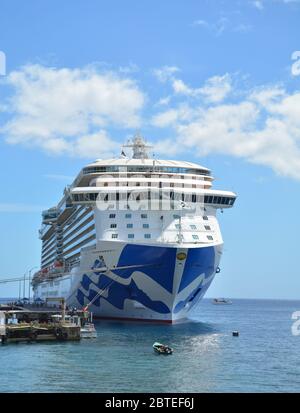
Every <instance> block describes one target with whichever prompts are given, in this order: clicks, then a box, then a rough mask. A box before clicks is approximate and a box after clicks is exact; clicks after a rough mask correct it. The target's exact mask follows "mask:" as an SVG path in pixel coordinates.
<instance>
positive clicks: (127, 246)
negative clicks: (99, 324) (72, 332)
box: [33, 136, 236, 322]
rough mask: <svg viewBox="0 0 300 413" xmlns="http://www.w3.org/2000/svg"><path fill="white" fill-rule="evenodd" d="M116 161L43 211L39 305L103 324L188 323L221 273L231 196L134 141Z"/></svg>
mask: <svg viewBox="0 0 300 413" xmlns="http://www.w3.org/2000/svg"><path fill="white" fill-rule="evenodd" d="M126 146H127V148H128V147H129V148H130V149H131V150H132V152H133V155H132V157H130V158H129V157H127V156H126V155H125V153H124V151H122V154H121V156H120V157H119V158H116V159H109V160H100V159H99V160H96V161H95V162H93V163H91V164H89V165H87V166H85V167H84V168H83V169H82V170H81V172H80V173H79V175H78V176H77V177H76V179H75V180H74V182H73V184H72V185H70V186H69V187H67V188H65V191H64V196H63V198H62V200H61V201H60V202H59V204H58V205H57V206H55V207H53V208H50V209H49V210H47V211H44V212H43V224H42V228H41V230H40V238H41V240H42V259H41V269H40V271H39V272H37V273H36V274H35V276H34V278H33V288H34V296H35V299H40V300H45V299H46V298H47V297H53V296H57V297H62V296H63V297H65V298H66V299H67V302H68V304H69V305H70V306H75V307H77V308H78V307H84V306H87V305H88V306H90V309H91V311H93V313H94V314H95V316H99V317H103V318H122V319H142V320H160V321H166V322H173V321H177V320H179V319H182V318H185V317H186V316H187V314H188V312H189V311H190V309H191V308H192V307H193V306H194V305H195V304H196V303H197V302H198V301H199V300H200V299H201V298H202V297H203V295H204V294H205V292H206V290H207V289H208V287H209V285H210V283H211V282H212V280H213V278H214V276H215V273H216V272H218V271H219V261H220V257H221V254H222V245H223V240H222V235H221V232H220V228H219V224H218V221H217V218H216V213H217V210H218V209H225V208H230V207H232V206H233V204H234V201H235V199H236V195H235V194H234V193H233V192H229V191H221V190H215V189H212V181H213V177H212V176H211V172H210V170H209V169H207V168H205V167H203V166H200V165H198V164H195V163H191V162H184V161H173V160H158V159H154V158H150V157H149V155H148V149H149V148H148V147H147V145H146V144H145V142H144V140H143V139H142V138H141V137H140V136H137V137H135V138H134V140H133V143H132V144H130V145H126Z"/></svg>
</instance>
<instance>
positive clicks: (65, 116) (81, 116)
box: [1, 65, 145, 157]
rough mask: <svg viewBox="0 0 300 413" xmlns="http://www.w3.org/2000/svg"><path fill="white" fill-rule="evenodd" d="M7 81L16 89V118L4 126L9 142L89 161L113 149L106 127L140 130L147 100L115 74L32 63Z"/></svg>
mask: <svg viewBox="0 0 300 413" xmlns="http://www.w3.org/2000/svg"><path fill="white" fill-rule="evenodd" d="M5 81H6V83H7V84H8V85H10V86H11V87H12V89H13V94H12V96H11V99H10V102H9V107H10V111H11V112H12V113H11V115H12V116H11V118H10V120H9V121H8V122H7V123H6V124H5V125H4V126H3V127H2V128H1V133H2V134H3V135H4V136H5V139H6V142H8V143H11V144H24V145H27V146H36V147H40V148H42V149H44V150H45V151H47V152H49V153H53V154H61V153H66V154H74V155H79V156H87V157H90V156H95V154H96V153H97V152H96V153H95V152H94V151H95V150H98V151H100V152H98V153H97V155H101V154H102V153H103V149H104V148H105V152H110V151H111V150H112V148H113V143H111V140H109V139H108V137H107V135H106V132H105V131H104V128H106V127H109V126H114V127H121V128H136V127H138V126H140V122H141V120H140V111H141V109H142V107H143V105H144V101H145V96H144V94H143V93H142V92H141V91H140V89H139V88H138V86H137V85H136V83H135V82H134V81H133V80H131V79H129V78H124V77H120V76H119V75H118V74H116V73H113V72H98V71H97V70H96V69H95V68H91V67H87V68H83V69H65V68H63V69H55V68H47V67H44V66H41V65H27V66H25V67H23V68H22V69H20V70H18V71H14V72H11V73H10V74H9V75H8V76H7V77H6V79H5ZM103 144H105V146H103Z"/></svg>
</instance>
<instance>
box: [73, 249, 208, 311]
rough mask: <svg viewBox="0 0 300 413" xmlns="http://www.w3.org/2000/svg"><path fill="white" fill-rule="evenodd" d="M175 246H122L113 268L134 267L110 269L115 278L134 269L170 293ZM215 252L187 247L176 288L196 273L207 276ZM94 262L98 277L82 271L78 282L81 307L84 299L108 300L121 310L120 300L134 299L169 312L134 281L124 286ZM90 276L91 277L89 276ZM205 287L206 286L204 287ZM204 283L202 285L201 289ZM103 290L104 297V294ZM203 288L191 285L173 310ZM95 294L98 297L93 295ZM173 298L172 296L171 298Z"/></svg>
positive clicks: (126, 276)
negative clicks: (95, 278) (192, 287)
mask: <svg viewBox="0 0 300 413" xmlns="http://www.w3.org/2000/svg"><path fill="white" fill-rule="evenodd" d="M176 252H177V249H176V248H171V247H151V246H144V245H130V244H129V245H126V246H125V247H124V248H123V251H122V253H121V255H120V258H119V260H118V263H117V267H123V266H124V267H126V266H132V265H134V266H135V268H134V269H133V268H124V269H116V270H112V271H111V272H112V273H113V274H115V275H117V276H118V277H121V278H123V279H124V280H125V279H129V278H130V277H132V275H133V273H134V272H135V271H138V272H141V273H143V274H144V275H146V276H147V277H149V278H151V279H152V280H154V281H155V282H157V283H158V284H159V285H160V286H161V287H162V288H164V289H165V290H167V291H168V292H170V293H173V291H172V289H173V279H174V271H175V264H176ZM214 262H215V252H214V248H213V247H206V248H197V249H190V250H189V251H188V255H187V259H186V262H185V267H184V271H183V274H182V278H181V282H180V287H179V291H181V290H183V289H184V288H186V287H187V286H188V285H189V284H190V283H191V282H193V281H194V280H195V279H196V278H197V277H198V276H199V275H200V274H202V273H204V274H205V278H207V277H209V276H210V275H211V274H213V272H214ZM99 264H100V263H98V262H97V260H96V261H95V262H94V264H93V266H92V269H94V270H95V271H94V276H98V279H97V280H96V281H95V280H92V279H91V278H90V277H89V276H88V275H87V274H84V275H83V277H82V280H81V282H80V286H81V288H79V289H78V290H77V295H76V298H77V300H78V302H79V304H80V305H82V306H84V305H85V304H86V301H87V302H88V303H90V302H91V301H93V300H95V301H93V305H94V306H96V307H99V308H101V300H105V301H107V302H109V303H110V304H111V305H112V306H114V307H115V308H117V309H119V310H124V302H125V300H126V299H130V300H134V301H136V302H138V303H140V304H142V305H143V306H145V307H146V308H148V309H150V310H153V311H155V312H157V313H160V314H169V313H171V309H170V308H169V307H168V306H167V305H166V304H165V303H164V302H162V301H160V300H153V299H151V298H150V297H149V296H148V295H147V294H146V293H145V291H143V290H142V289H141V288H139V287H138V286H137V285H136V283H135V282H134V280H131V281H130V283H129V284H127V285H124V284H122V283H120V282H118V281H116V280H114V279H112V278H110V277H108V276H107V275H105V274H104V273H101V272H99V271H97V270H96V268H99V267H101V266H102V263H101V264H100V265H99ZM93 278H94V277H93ZM93 286H94V287H96V289H97V290H98V289H100V290H101V291H103V293H102V295H100V294H99V293H98V292H97V291H95V289H93V288H91V287H93ZM205 287H206V286H205ZM207 288H208V286H207V287H206V288H205V290H206V289H207ZM104 291H105V296H104ZM203 291H204V289H202V287H201V283H200V285H199V286H198V287H197V288H195V289H194V290H193V291H192V292H191V293H190V294H189V296H188V297H187V298H186V299H185V300H183V301H180V302H179V303H178V304H177V305H176V307H175V309H174V310H173V311H174V312H175V313H178V312H179V311H180V310H182V309H183V308H184V307H185V306H186V304H187V303H192V302H196V301H198V298H199V297H200V295H203V294H202V293H203ZM97 295H98V296H97ZM174 298H175V297H174Z"/></svg>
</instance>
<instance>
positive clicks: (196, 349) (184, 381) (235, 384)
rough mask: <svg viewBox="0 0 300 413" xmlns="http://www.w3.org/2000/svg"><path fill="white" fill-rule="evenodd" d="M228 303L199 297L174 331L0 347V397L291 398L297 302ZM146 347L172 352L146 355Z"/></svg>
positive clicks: (298, 377) (299, 379)
mask: <svg viewBox="0 0 300 413" xmlns="http://www.w3.org/2000/svg"><path fill="white" fill-rule="evenodd" d="M232 301H233V304H232V305H213V304H212V303H211V301H210V300H208V299H204V300H203V301H202V302H201V303H200V304H199V305H198V307H197V308H196V309H195V310H194V312H193V313H192V314H191V318H190V321H189V322H187V323H181V324H177V325H154V324H148V323H133V322H130V323H123V322H107V321H105V322H104V321H98V322H96V327H97V330H98V338H97V339H91V340H82V341H81V342H79V343H56V342H55V343H48V344H47V343H42V344H39V343H37V344H9V345H2V346H0V360H1V368H0V391H1V392H299V391H300V363H299V348H300V335H299V336H294V335H293V334H292V331H291V327H292V324H293V322H294V320H292V318H291V317H292V313H293V312H294V311H297V310H300V301H283V300H235V299H233V300H232ZM233 330H238V331H239V333H240V336H239V337H233V336H232V331H233ZM154 341H161V342H163V343H167V344H169V345H170V346H172V347H173V348H174V354H173V355H171V356H160V355H156V354H154V352H153V350H152V344H153V342H154Z"/></svg>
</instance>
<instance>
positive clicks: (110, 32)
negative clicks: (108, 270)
mask: <svg viewBox="0 0 300 413" xmlns="http://www.w3.org/2000/svg"><path fill="white" fill-rule="evenodd" d="M299 19H300V1H298V0H256V1H252V0H226V1H222V0H202V1H201V0H184V1H183V0H164V1H159V0H143V1H142V2H141V1H139V0H126V1H123V0H106V1H105V0H72V1H71V0H64V1H63V2H61V1H58V0H43V2H41V1H39V0H27V1H26V2H24V1H21V0H0V176H1V189H2V190H1V193H0V229H1V235H0V257H1V265H0V279H1V278H9V277H19V276H23V274H24V273H26V272H28V271H29V270H30V269H31V268H33V267H35V266H39V265H40V249H41V241H40V240H39V238H38V229H39V227H40V223H41V211H42V210H43V209H46V208H48V207H50V206H53V205H55V204H56V203H57V202H58V201H59V199H60V198H61V196H62V193H63V189H64V187H65V186H66V185H67V184H70V183H71V182H72V180H73V178H74V177H75V176H76V175H77V173H78V172H79V171H80V169H81V168H82V167H83V166H84V165H86V164H87V163H89V162H90V161H93V160H94V159H97V158H106V157H111V156H113V157H115V156H118V155H119V154H120V147H121V145H122V144H124V143H126V141H127V139H128V138H130V137H132V136H133V135H134V134H135V133H136V132H137V131H140V132H141V134H142V135H143V136H144V137H145V138H146V139H147V141H148V142H150V143H151V144H152V145H153V152H154V153H155V156H156V157H157V158H161V159H178V160H187V161H191V162H196V163H199V164H201V165H204V166H206V167H208V168H210V169H211V170H212V174H213V176H214V177H215V181H214V187H215V188H218V189H223V190H233V191H235V192H236V193H237V195H238V199H237V201H236V203H235V206H234V208H232V209H229V210H226V211H224V213H223V214H219V222H220V226H221V229H222V234H223V238H224V253H223V257H222V261H221V265H220V267H221V272H220V273H219V274H218V275H216V278H215V280H214V283H213V285H212V286H211V287H210V290H209V292H208V295H209V296H225V297H237V298H282V299H298V298H299V291H300V270H299V269H298V264H297V256H298V244H299V242H298V234H299V233H300V220H299V216H298V213H299V204H300V191H299V188H300V25H299ZM26 288H27V287H26ZM17 294H18V286H17V285H13V284H0V297H1V296H2V297H5V296H15V295H17Z"/></svg>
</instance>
